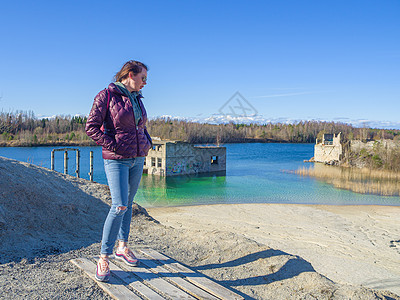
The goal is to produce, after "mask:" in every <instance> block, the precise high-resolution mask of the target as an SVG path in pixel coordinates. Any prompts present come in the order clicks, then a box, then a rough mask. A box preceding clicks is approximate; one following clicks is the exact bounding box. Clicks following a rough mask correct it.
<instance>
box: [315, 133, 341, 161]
mask: <svg viewBox="0 0 400 300" xmlns="http://www.w3.org/2000/svg"><path fill="white" fill-rule="evenodd" d="M340 139H341V132H339V133H338V134H336V135H335V134H324V135H323V137H322V141H319V140H318V139H317V140H316V142H315V146H314V161H315V162H322V163H327V164H337V163H339V162H340V160H341V159H342V157H343V146H342V144H341V140H340Z"/></svg>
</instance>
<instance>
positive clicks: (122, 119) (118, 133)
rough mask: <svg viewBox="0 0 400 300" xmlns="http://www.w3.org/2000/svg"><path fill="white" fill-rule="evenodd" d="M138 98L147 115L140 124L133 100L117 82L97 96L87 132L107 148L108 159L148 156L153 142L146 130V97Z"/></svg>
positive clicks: (104, 149)
mask: <svg viewBox="0 0 400 300" xmlns="http://www.w3.org/2000/svg"><path fill="white" fill-rule="evenodd" d="M108 93H109V94H108ZM138 100H139V103H140V107H141V108H142V112H143V114H142V118H141V119H140V120H139V123H138V125H137V126H136V122H135V116H134V113H133V107H132V103H131V101H130V100H129V98H128V97H126V96H125V95H123V94H122V93H121V92H120V91H119V89H118V88H117V86H116V85H115V84H113V83H111V84H110V85H109V86H108V89H104V90H102V91H101V92H100V93H98V94H97V95H96V97H95V98H94V102H93V107H92V110H91V111H90V114H89V118H88V120H87V122H86V134H87V135H88V136H89V137H91V138H92V139H93V140H94V141H95V142H96V143H97V144H98V145H100V146H102V147H103V158H104V159H124V158H133V157H138V156H146V155H147V153H148V152H149V149H150V148H151V143H152V142H151V138H150V135H149V134H148V132H147V129H146V121H147V114H146V110H145V109H144V105H143V102H142V100H141V99H140V98H139V99H138ZM102 125H104V129H103V128H102Z"/></svg>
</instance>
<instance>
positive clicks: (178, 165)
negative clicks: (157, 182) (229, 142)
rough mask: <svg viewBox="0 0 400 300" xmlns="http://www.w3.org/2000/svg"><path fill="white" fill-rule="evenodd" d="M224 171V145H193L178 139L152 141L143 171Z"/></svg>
mask: <svg viewBox="0 0 400 300" xmlns="http://www.w3.org/2000/svg"><path fill="white" fill-rule="evenodd" d="M225 171H226V147H218V146H194V145H192V144H190V143H186V142H179V141H153V148H152V149H150V151H149V154H148V155H147V157H146V160H145V164H144V169H143V172H144V173H147V174H151V175H159V176H176V175H188V174H197V173H214V172H225Z"/></svg>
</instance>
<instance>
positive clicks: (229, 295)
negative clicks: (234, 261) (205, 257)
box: [139, 248, 244, 300]
mask: <svg viewBox="0 0 400 300" xmlns="http://www.w3.org/2000/svg"><path fill="white" fill-rule="evenodd" d="M139 251H140V252H142V253H143V254H145V255H147V256H149V257H151V258H153V259H156V260H158V261H159V262H161V263H162V264H163V265H164V266H165V267H166V268H168V269H171V270H174V271H176V272H179V273H180V274H182V275H183V276H184V277H185V279H186V280H188V281H190V282H191V283H193V284H195V285H197V286H198V287H200V288H202V289H203V290H206V291H207V292H209V293H210V294H212V295H215V296H216V297H219V298H221V299H227V300H228V299H229V300H231V299H244V298H243V297H242V296H240V295H238V294H236V293H234V292H232V291H231V290H229V289H227V288H226V287H223V286H222V285H219V284H218V283H216V282H214V281H212V280H211V279H208V278H207V277H205V276H204V275H203V274H201V273H198V272H195V271H193V270H191V269H189V268H187V267H185V266H183V265H181V264H180V263H178V262H177V261H175V260H174V259H172V258H170V257H167V256H165V255H163V254H161V253H159V252H157V251H155V250H153V249H150V248H147V249H140V250H139Z"/></svg>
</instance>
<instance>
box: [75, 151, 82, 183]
mask: <svg viewBox="0 0 400 300" xmlns="http://www.w3.org/2000/svg"><path fill="white" fill-rule="evenodd" d="M75 151H76V170H75V173H76V177H77V178H79V172H80V159H81V151H80V150H79V149H76V150H75Z"/></svg>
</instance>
